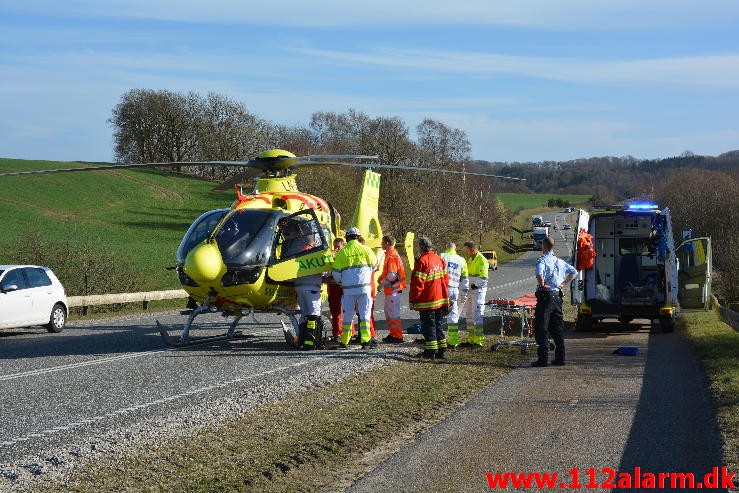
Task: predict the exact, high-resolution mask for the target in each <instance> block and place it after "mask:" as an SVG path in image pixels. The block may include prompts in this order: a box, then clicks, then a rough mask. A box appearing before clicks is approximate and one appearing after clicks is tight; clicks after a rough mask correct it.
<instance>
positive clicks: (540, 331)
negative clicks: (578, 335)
mask: <svg viewBox="0 0 739 493" xmlns="http://www.w3.org/2000/svg"><path fill="white" fill-rule="evenodd" d="M541 251H542V253H543V255H542V256H541V257H539V260H537V262H536V268H535V269H534V273H535V275H536V282H537V287H536V309H535V311H534V336H535V337H536V344H537V346H538V347H537V349H536V354H537V356H538V358H537V360H536V361H534V362H533V363H531V366H547V365H548V364H549V363H548V359H549V341H548V339H547V331H548V332H549V335H550V336H551V337H552V339H553V340H554V360H553V361H552V364H553V365H557V366H562V365H564V364H565V341H564V334H563V332H564V323H563V321H562V299H563V298H564V295H563V294H562V288H563V287H564V286H567V285H568V284H569V283H570V282H571V281H572V280H573V279H574V278H575V276H576V275H577V270H576V269H575V268H574V267H573V266H571V265H570V264H568V263H567V262H565V261H564V260H562V259H560V258H557V256H556V255H554V239H553V238H552V237H551V236H547V237H546V238H544V240H542V242H541Z"/></svg>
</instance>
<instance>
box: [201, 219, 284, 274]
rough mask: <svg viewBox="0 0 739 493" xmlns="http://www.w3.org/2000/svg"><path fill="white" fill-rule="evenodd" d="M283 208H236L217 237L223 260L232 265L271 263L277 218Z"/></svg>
mask: <svg viewBox="0 0 739 493" xmlns="http://www.w3.org/2000/svg"><path fill="white" fill-rule="evenodd" d="M283 216H284V213H283V212H282V211H276V210H271V209H239V210H235V211H232V212H231V213H229V215H227V216H226V218H225V220H224V221H223V222H222V223H221V225H220V226H219V227H218V229H217V230H216V232H215V233H214V234H213V237H214V238H215V240H216V243H218V250H219V251H220V252H221V256H222V257H223V263H225V264H226V265H231V266H252V267H258V266H265V265H267V263H268V262H269V257H270V253H271V251H272V244H273V242H274V238H275V231H276V229H277V221H278V220H279V219H280V218H281V217H283Z"/></svg>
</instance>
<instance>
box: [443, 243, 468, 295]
mask: <svg viewBox="0 0 739 493" xmlns="http://www.w3.org/2000/svg"><path fill="white" fill-rule="evenodd" d="M441 258H442V259H443V260H444V263H445V264H446V272H447V274H449V287H450V288H457V287H458V288H459V289H461V290H462V291H467V290H468V289H469V288H470V282H469V278H468V275H469V274H468V272H467V261H466V260H465V259H464V257H462V256H461V255H457V252H455V251H454V250H452V249H449V250H447V251H446V252H444V253H442V254H441Z"/></svg>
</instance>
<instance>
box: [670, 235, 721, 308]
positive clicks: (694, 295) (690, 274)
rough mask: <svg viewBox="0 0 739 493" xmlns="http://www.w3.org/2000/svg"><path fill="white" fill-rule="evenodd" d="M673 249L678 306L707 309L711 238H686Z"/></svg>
mask: <svg viewBox="0 0 739 493" xmlns="http://www.w3.org/2000/svg"><path fill="white" fill-rule="evenodd" d="M675 251H676V253H677V260H678V271H677V282H678V292H677V299H678V301H680V306H681V307H683V308H702V309H704V310H707V309H708V306H709V305H710V303H711V267H712V263H713V259H712V254H711V238H706V237H704V238H693V239H690V240H686V241H684V242H682V243H681V244H680V246H679V247H677V249H676V250H675Z"/></svg>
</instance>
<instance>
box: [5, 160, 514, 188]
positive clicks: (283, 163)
mask: <svg viewBox="0 0 739 493" xmlns="http://www.w3.org/2000/svg"><path fill="white" fill-rule="evenodd" d="M361 159H365V160H372V159H377V156H369V155H356V154H316V155H308V156H299V157H294V158H293V157H282V156H280V157H274V158H255V159H250V160H248V161H187V162H185V161H172V162H164V163H128V164H125V163H124V164H106V165H101V166H85V167H76V168H57V169H47V170H32V171H13V172H6V173H0V176H21V175H40V174H46V173H67V172H77V171H98V170H113V169H133V168H162V167H164V168H183V167H187V166H233V167H240V168H247V169H252V170H259V171H262V172H266V173H270V172H278V171H284V170H287V169H292V168H298V167H302V166H349V167H358V168H370V169H372V168H377V169H394V170H411V171H430V172H434V173H447V174H455V175H470V176H484V177H488V178H500V179H503V180H517V181H526V179H525V178H516V177H512V176H502V175H493V174H489V173H476V172H471V171H457V170H450V169H443V168H428V167H421V166H401V165H394V164H377V163H352V162H346V161H347V160H361ZM249 177H250V173H249V171H244V172H241V173H238V174H237V175H235V176H233V177H232V178H229V179H228V180H226V181H225V182H223V183H221V184H220V185H218V186H216V187H215V188H214V189H213V190H214V191H223V190H228V189H230V188H231V187H233V186H234V185H235V184H237V183H239V182H240V181H242V180H243V179H244V178H249Z"/></svg>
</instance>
